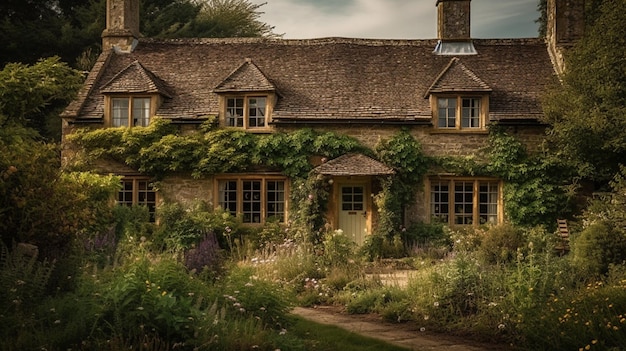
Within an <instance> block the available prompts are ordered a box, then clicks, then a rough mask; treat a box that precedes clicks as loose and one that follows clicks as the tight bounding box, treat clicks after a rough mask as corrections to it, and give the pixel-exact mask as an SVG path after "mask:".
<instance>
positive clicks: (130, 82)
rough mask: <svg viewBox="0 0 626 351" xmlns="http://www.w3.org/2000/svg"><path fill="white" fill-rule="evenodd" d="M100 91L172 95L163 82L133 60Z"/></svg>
mask: <svg viewBox="0 0 626 351" xmlns="http://www.w3.org/2000/svg"><path fill="white" fill-rule="evenodd" d="M100 91H101V92H102V93H131V94H133V93H159V94H161V95H163V96H165V97H169V98H171V97H172V94H171V93H170V92H169V89H168V88H167V87H166V86H165V83H164V82H163V81H161V80H160V79H159V78H158V77H156V76H155V75H154V74H153V73H152V72H150V71H149V70H147V69H146V68H145V67H144V66H142V65H141V63H139V61H135V62H133V63H131V64H130V65H128V67H126V68H124V69H123V70H122V71H121V72H120V73H118V74H117V75H115V77H113V78H112V79H111V80H110V81H109V82H107V83H106V84H104V86H103V87H102V89H100Z"/></svg>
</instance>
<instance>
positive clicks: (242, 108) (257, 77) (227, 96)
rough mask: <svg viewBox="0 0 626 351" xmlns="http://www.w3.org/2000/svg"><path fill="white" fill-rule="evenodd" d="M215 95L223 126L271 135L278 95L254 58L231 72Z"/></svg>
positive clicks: (215, 90) (215, 91)
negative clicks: (273, 112) (218, 103)
mask: <svg viewBox="0 0 626 351" xmlns="http://www.w3.org/2000/svg"><path fill="white" fill-rule="evenodd" d="M213 92H214V93H216V94H218V96H219V101H220V124H221V125H222V126H224V127H235V128H243V129H247V130H250V131H257V132H268V131H269V130H270V122H271V121H272V110H273V107H274V105H275V104H276V100H277V97H278V92H277V90H276V87H275V86H274V84H273V83H272V82H271V81H270V80H269V79H268V78H267V76H265V74H263V72H262V71H261V70H260V69H259V67H257V65H255V64H254V63H253V62H252V60H251V59H246V60H245V61H244V62H243V63H242V64H241V65H239V66H238V67H237V68H236V69H235V70H234V71H233V72H231V73H230V74H229V75H228V76H227V77H226V78H225V79H224V80H223V81H222V82H221V83H220V84H218V85H217V86H216V87H215V89H213Z"/></svg>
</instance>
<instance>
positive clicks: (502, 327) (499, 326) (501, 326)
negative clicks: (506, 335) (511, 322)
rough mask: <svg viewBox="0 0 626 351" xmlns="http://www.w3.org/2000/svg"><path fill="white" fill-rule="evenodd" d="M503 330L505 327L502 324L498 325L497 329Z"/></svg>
mask: <svg viewBox="0 0 626 351" xmlns="http://www.w3.org/2000/svg"><path fill="white" fill-rule="evenodd" d="M504 328H506V325H505V324H504V323H500V324H498V329H500V330H502V329H504Z"/></svg>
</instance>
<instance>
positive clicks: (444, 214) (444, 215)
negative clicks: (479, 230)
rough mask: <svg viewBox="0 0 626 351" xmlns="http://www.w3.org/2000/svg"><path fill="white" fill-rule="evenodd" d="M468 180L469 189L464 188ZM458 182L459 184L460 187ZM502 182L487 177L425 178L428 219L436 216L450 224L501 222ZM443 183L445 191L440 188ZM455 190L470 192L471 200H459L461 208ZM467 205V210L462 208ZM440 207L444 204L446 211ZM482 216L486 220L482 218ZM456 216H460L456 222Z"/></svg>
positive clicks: (502, 209) (502, 210)
mask: <svg viewBox="0 0 626 351" xmlns="http://www.w3.org/2000/svg"><path fill="white" fill-rule="evenodd" d="M468 184H471V193H469V192H468V191H467V190H468V188H467V185H468ZM458 185H463V189H462V191H460V188H459V187H458ZM503 185H504V183H503V182H502V181H501V180H499V179H496V178H487V177H479V178H469V177H432V178H429V179H427V184H426V197H425V199H426V202H427V206H426V209H427V211H428V219H429V220H431V221H432V220H435V219H437V218H439V220H440V221H442V222H443V223H446V224H448V225H451V226H455V225H474V226H478V225H483V224H502V223H503V222H504V207H503V205H504V200H503V194H502V189H503ZM485 186H486V187H487V188H486V192H485ZM443 187H445V188H447V191H444V190H442V188H443ZM494 187H495V191H494ZM457 194H470V196H471V202H470V198H468V197H466V198H464V199H463V200H462V203H461V204H462V206H464V207H463V208H461V210H459V206H458V205H459V204H458V197H457ZM446 195H447V196H446ZM485 196H486V197H485ZM494 196H495V200H494ZM444 199H445V200H447V201H444ZM467 206H471V213H469V212H467V211H466V209H467V208H468V207H467ZM441 207H446V208H447V211H444V210H442V209H441ZM494 207H495V209H494ZM485 217H486V220H483V219H484V218H485ZM458 219H463V220H461V221H460V222H461V223H459V221H458Z"/></svg>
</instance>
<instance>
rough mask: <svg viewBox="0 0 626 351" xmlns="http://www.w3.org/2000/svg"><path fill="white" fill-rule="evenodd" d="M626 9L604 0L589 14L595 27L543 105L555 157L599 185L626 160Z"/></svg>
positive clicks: (588, 29)
mask: <svg viewBox="0 0 626 351" xmlns="http://www.w3.org/2000/svg"><path fill="white" fill-rule="evenodd" d="M625 10H626V5H625V4H624V2H623V1H621V0H603V1H601V3H600V4H599V6H597V7H596V8H594V9H593V11H588V12H587V14H589V16H588V17H589V19H591V23H588V25H587V26H586V28H585V35H584V37H583V38H582V39H581V40H580V41H579V42H578V43H577V44H576V46H575V47H574V48H573V49H572V50H571V51H570V52H569V53H568V55H567V57H566V58H567V60H566V62H567V72H566V73H565V74H564V75H563V77H562V82H561V84H558V85H555V87H554V88H553V89H552V90H551V91H550V92H549V94H547V96H546V98H545V101H544V104H543V106H544V112H545V122H547V123H549V124H550V125H551V129H550V131H549V138H550V141H551V142H552V150H553V152H554V153H555V155H556V157H558V158H560V159H563V160H565V161H566V162H568V163H569V164H571V165H573V166H574V167H575V169H576V174H578V175H579V176H580V177H583V178H585V179H591V180H594V181H597V182H599V183H607V182H608V181H609V180H610V179H611V177H613V175H614V174H615V173H617V171H618V165H619V164H620V163H623V160H624V159H625V158H626V142H625V140H626V135H625V132H624V131H625V130H626V120H625V119H624V118H623V116H624V115H625V114H626V107H625V106H626V70H624V62H623V61H624V52H623V50H622V48H623V47H624V46H625V45H626V37H625V36H624V23H625V22H626V11H625ZM598 53H602V54H598Z"/></svg>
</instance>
